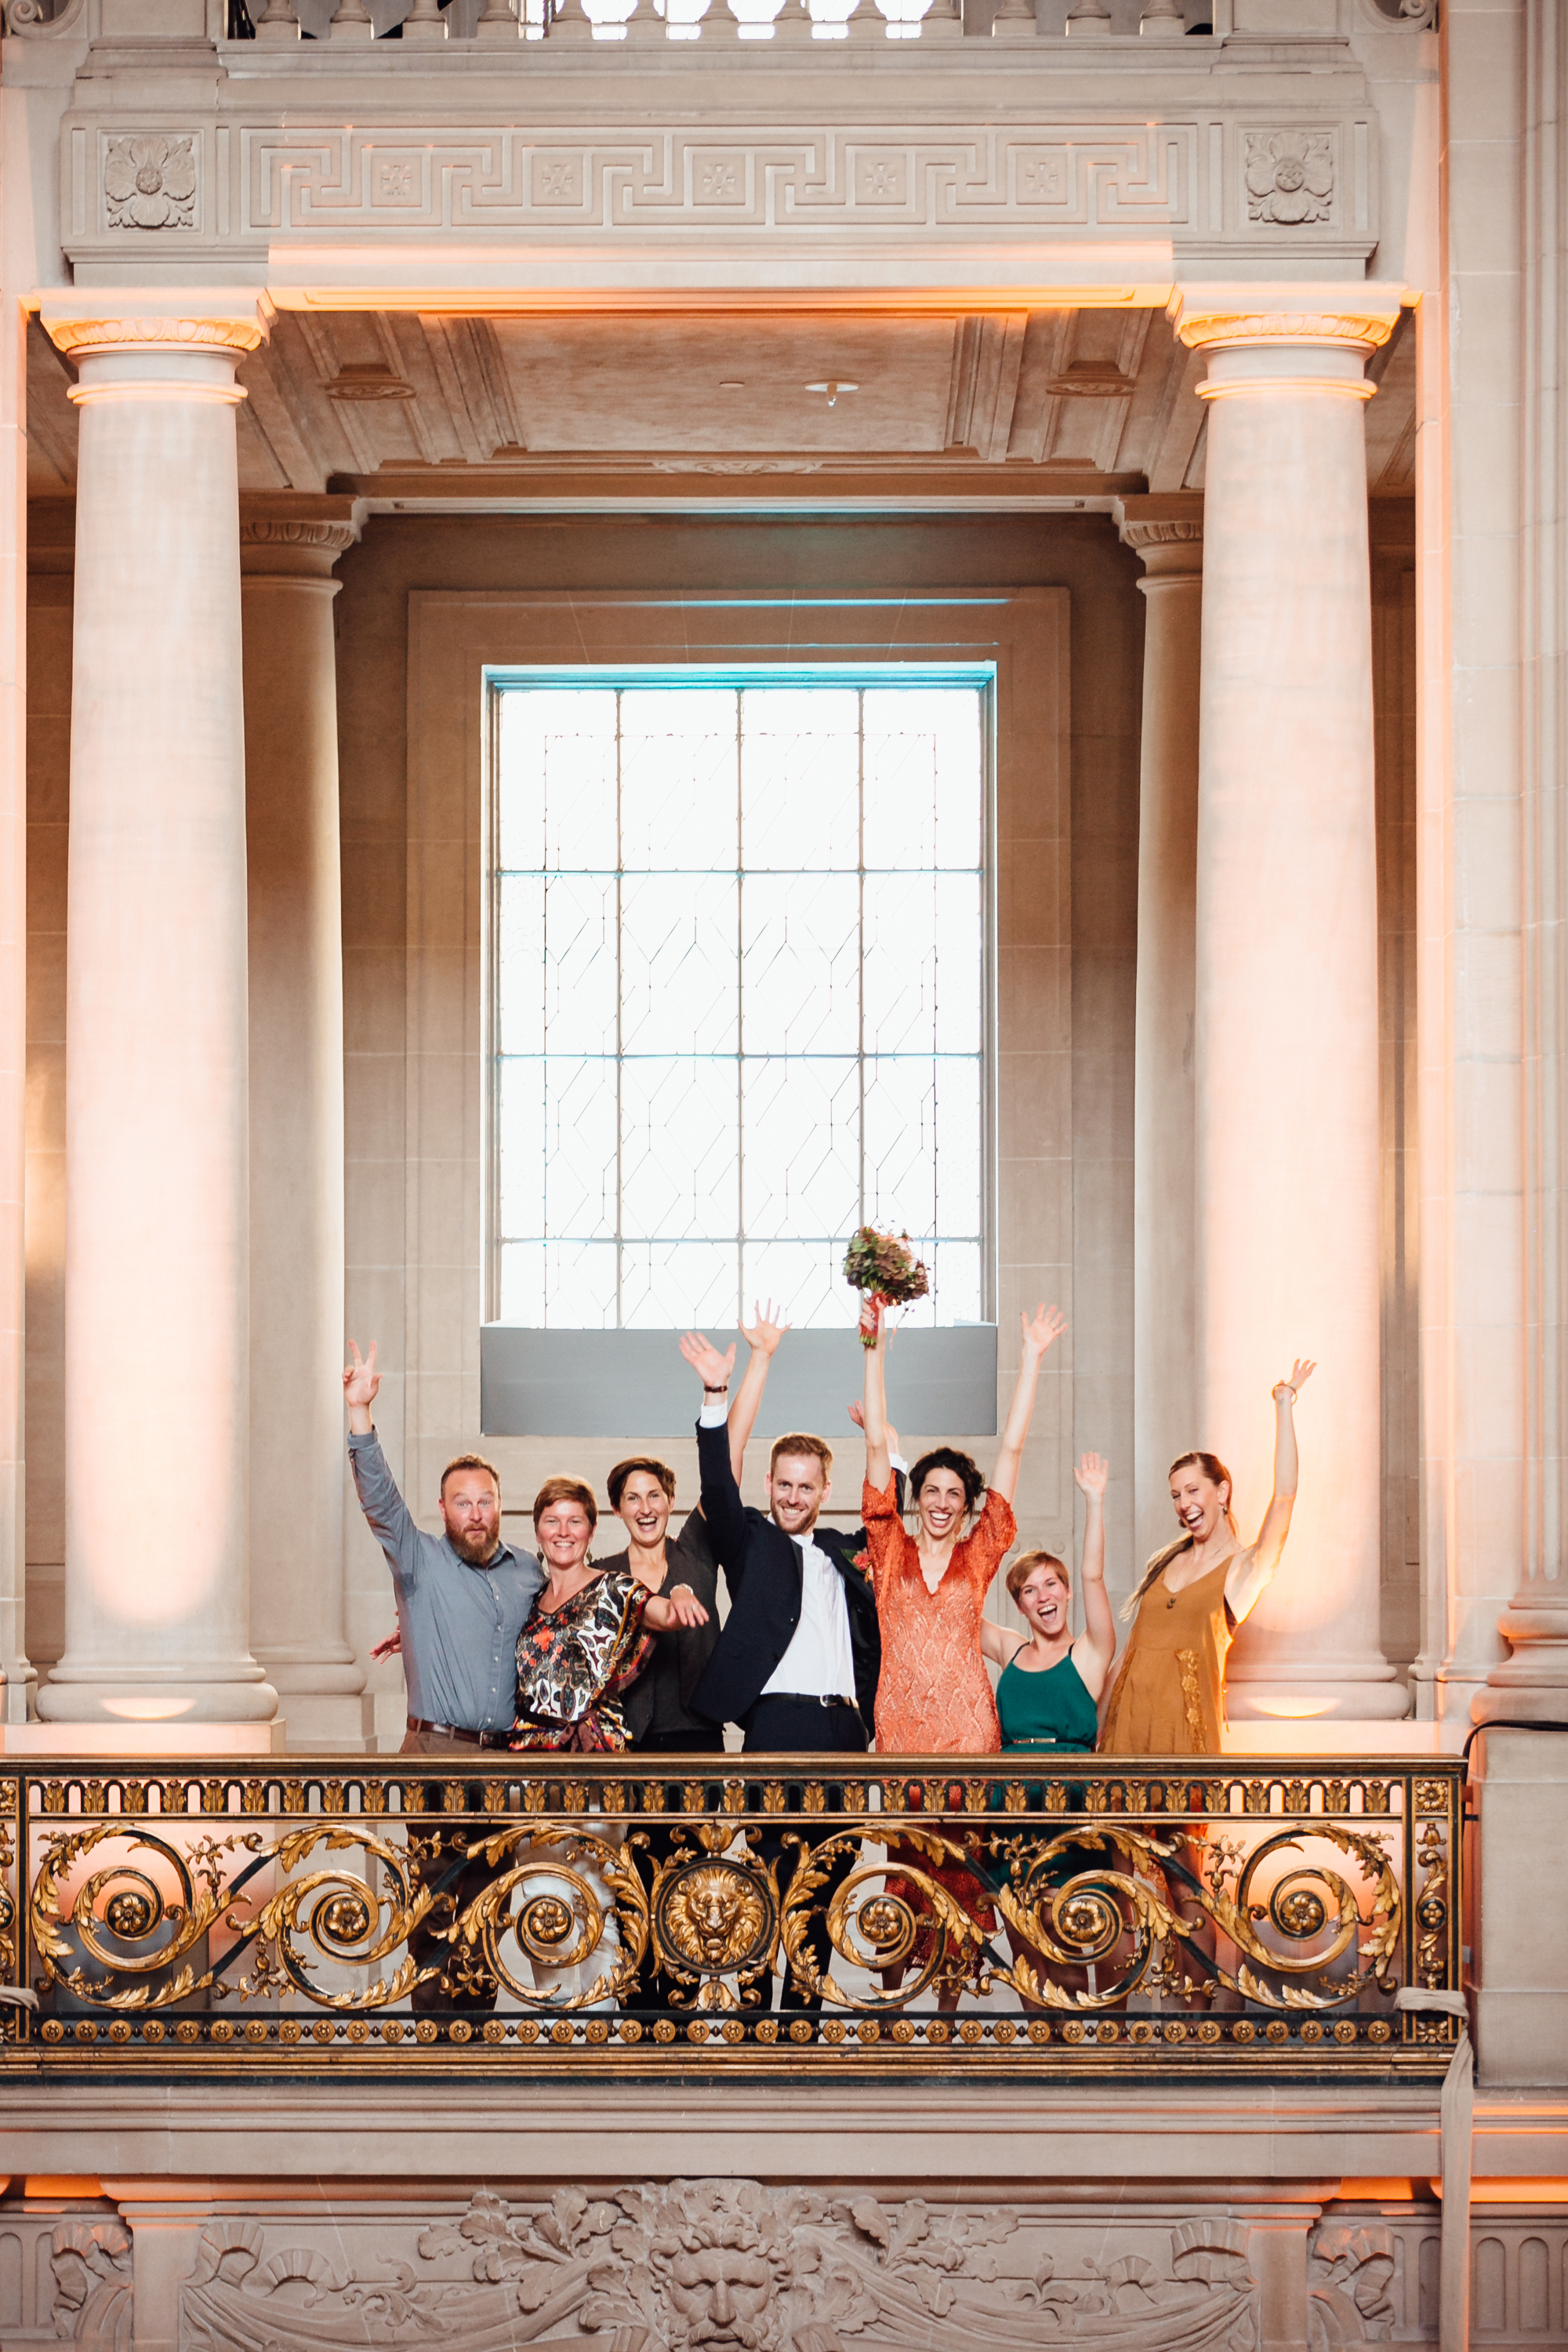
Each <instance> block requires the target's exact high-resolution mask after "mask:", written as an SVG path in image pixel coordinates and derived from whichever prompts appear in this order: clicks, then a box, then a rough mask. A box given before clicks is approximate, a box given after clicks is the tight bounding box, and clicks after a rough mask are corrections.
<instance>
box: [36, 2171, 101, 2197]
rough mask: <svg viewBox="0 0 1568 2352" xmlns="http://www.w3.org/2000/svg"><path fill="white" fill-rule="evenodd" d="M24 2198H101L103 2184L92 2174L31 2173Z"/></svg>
mask: <svg viewBox="0 0 1568 2352" xmlns="http://www.w3.org/2000/svg"><path fill="white" fill-rule="evenodd" d="M22 2194H23V2196H24V2197H101V2196H102V2194H103V2183H102V2181H101V2180H100V2179H98V2177H97V2175H96V2174H94V2173H90V2172H29V2173H28V2174H27V2176H26V2179H25V2180H24V2181H23V2183H22Z"/></svg>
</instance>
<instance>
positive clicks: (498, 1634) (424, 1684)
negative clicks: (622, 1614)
mask: <svg viewBox="0 0 1568 2352" xmlns="http://www.w3.org/2000/svg"><path fill="white" fill-rule="evenodd" d="M349 1461H350V1463H351V1464H352V1465H353V1474H354V1485H355V1486H356V1487H357V1488H358V1490H359V1499H360V1508H361V1510H363V1513H364V1516H365V1520H366V1524H367V1525H368V1526H369V1528H370V1531H371V1533H372V1535H373V1536H374V1538H375V1539H376V1541H377V1543H378V1544H380V1546H381V1548H382V1550H383V1551H384V1553H385V1554H386V1564H387V1566H388V1567H389V1568H390V1569H391V1570H392V1581H393V1583H394V1585H395V1587H396V1590H397V1623H398V1630H399V1631H400V1633H402V1635H403V1675H404V1680H405V1682H406V1684H407V1685H408V1712H409V1714H410V1715H416V1716H419V1717H423V1718H424V1720H425V1721H426V1722H427V1723H450V1724H455V1725H456V1726H457V1727H458V1729H459V1730H462V1731H506V1730H509V1729H510V1727H511V1725H512V1724H513V1723H514V1722H515V1720H516V1717H517V1637H518V1635H519V1634H520V1633H521V1631H522V1628H523V1623H524V1621H525V1620H526V1618H527V1616H528V1612H529V1611H530V1610H531V1608H532V1606H533V1596H534V1594H535V1593H536V1592H537V1591H539V1590H540V1587H541V1586H542V1584H543V1582H544V1578H543V1575H542V1572H541V1570H540V1568H539V1565H538V1562H537V1561H535V1560H531V1559H527V1558H525V1557H523V1556H522V1555H521V1554H520V1553H518V1552H515V1551H513V1549H512V1548H511V1546H510V1544H502V1546H501V1548H500V1550H499V1551H498V1552H497V1554H496V1556H495V1558H494V1559H492V1560H489V1561H488V1562H487V1563H486V1565H485V1566H484V1567H483V1568H471V1567H470V1566H469V1564H468V1561H467V1560H466V1559H458V1555H457V1553H456V1552H455V1551H454V1550H453V1549H452V1546H451V1544H450V1542H449V1541H448V1539H447V1537H446V1536H444V1535H443V1536H429V1535H426V1532H425V1530H424V1528H421V1527H418V1526H416V1523H415V1519H414V1514H413V1513H412V1511H410V1509H409V1507H408V1506H407V1504H406V1503H405V1501H404V1499H403V1497H402V1496H401V1495H400V1494H399V1493H398V1491H397V1481H396V1479H395V1477H394V1476H393V1475H392V1473H391V1471H390V1470H389V1469H388V1468H387V1466H386V1456H385V1454H384V1453H383V1452H382V1450H381V1440H380V1438H379V1437H377V1435H376V1434H375V1432H374V1430H372V1431H371V1433H370V1434H369V1435H368V1436H367V1437H356V1436H354V1435H353V1433H352V1432H351V1433H350V1436H349Z"/></svg>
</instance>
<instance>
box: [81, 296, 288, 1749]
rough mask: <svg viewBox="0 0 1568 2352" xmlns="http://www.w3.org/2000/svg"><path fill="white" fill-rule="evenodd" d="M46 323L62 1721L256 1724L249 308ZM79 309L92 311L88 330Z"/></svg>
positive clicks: (269, 1697) (262, 1708) (271, 1700)
mask: <svg viewBox="0 0 1568 2352" xmlns="http://www.w3.org/2000/svg"><path fill="white" fill-rule="evenodd" d="M105 308H106V305H105V303H104V299H103V297H102V296H101V295H100V296H99V297H98V298H97V302H96V305H94V303H93V301H92V299H91V298H90V297H89V298H84V297H83V296H81V295H80V294H76V295H72V296H60V297H57V298H53V299H51V300H49V301H47V302H46V305H45V324H46V325H47V328H48V331H49V332H50V334H51V335H52V336H53V337H54V340H55V341H56V342H57V343H58V345H59V346H60V347H61V349H62V350H67V351H69V352H72V353H73V354H74V356H75V358H76V360H77V362H78V366H79V383H78V384H77V385H76V387H75V388H74V389H73V392H72V394H71V397H72V398H73V399H74V400H75V401H76V403H77V404H78V407H79V411H80V416H81V439H80V456H79V474H78V488H77V542H76V605H75V639H74V651H73V684H72V700H71V803H70V880H69V896H68V944H67V982H66V986H67V1003H66V1050H67V1079H66V1202H67V1210H66V1213H67V1241H66V1381H65V1420H66V1647H65V1654H64V1656H63V1657H62V1658H61V1660H60V1662H59V1664H58V1666H57V1667H56V1669H55V1672H54V1675H53V1676H52V1678H51V1680H50V1682H49V1685H48V1686H47V1689H46V1690H45V1691H44V1693H43V1695H42V1699H41V1703H40V1704H41V1709H42V1712H43V1713H44V1714H45V1715H46V1716H47V1717H49V1718H50V1719H52V1720H54V1721H56V1722H97V1721H115V1720H124V1721H131V1722H142V1723H148V1722H162V1721H168V1722H171V1723H230V1724H238V1723H247V1722H249V1723H255V1722H264V1721H266V1720H268V1719H269V1718H270V1717H272V1716H273V1714H274V1713H275V1712H276V1707H277V1697H276V1694H275V1693H274V1692H273V1691H272V1690H271V1689H270V1687H269V1686H268V1685H267V1684H266V1682H265V1681H264V1680H263V1677H262V1674H261V1669H260V1668H259V1666H258V1665H257V1664H256V1662H255V1660H254V1658H253V1657H252V1656H251V1654H250V1649H249V1631H248V1622H247V1621H248V1597H247V1579H246V1443H247V1351H248V1328H247V1238H246V1222H247V1203H246V1192H247V1140H246V1111H247V1107H246V880H245V743H244V723H243V713H242V708H241V698H240V621H239V528H238V524H239V515H238V488H237V467H236V446H235V419H234V410H235V405H236V404H237V401H238V400H240V399H241V398H242V397H243V394H242V393H241V391H240V389H239V387H238V386H237V383H236V382H235V364H236V361H237V358H238V357H239V356H240V354H241V353H243V352H246V351H247V350H250V349H253V348H254V347H255V345H256V344H257V343H258V341H259V340H260V336H261V332H262V326H261V322H260V320H259V318H258V309H257V303H256V299H255V298H254V297H237V298H234V299H232V300H230V299H225V300H224V301H223V302H222V303H221V304H220V305H217V306H215V307H209V305H208V304H205V303H198V302H195V301H193V299H192V298H191V297H189V296H186V297H184V299H182V300H181V301H180V303H179V307H178V308H177V309H176V308H175V307H174V304H173V303H170V304H169V305H168V306H167V307H166V308H165V306H163V305H161V304H160V303H159V302H158V301H157V300H156V299H155V298H153V299H149V298H147V297H145V296H139V297H138V301H137V310H138V315H137V316H135V317H133V318H124V319H116V318H114V317H112V316H109V317H105V316H103V315H102V312H103V310H104V309H105ZM95 310H96V312H97V315H94V311H95Z"/></svg>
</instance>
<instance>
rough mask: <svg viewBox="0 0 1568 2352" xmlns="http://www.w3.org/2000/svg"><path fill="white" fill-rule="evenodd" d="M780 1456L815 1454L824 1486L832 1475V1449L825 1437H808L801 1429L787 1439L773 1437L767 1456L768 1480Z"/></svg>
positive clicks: (792, 1432) (793, 1432)
mask: <svg viewBox="0 0 1568 2352" xmlns="http://www.w3.org/2000/svg"><path fill="white" fill-rule="evenodd" d="M780 1454H815V1455H816V1459H817V1460H818V1461H819V1462H820V1463H821V1465H822V1479H823V1484H824V1485H825V1486H826V1483H827V1481H828V1479H829V1478H831V1477H832V1475H833V1448H832V1446H831V1445H829V1444H828V1443H827V1440H826V1437H811V1436H808V1435H807V1433H806V1432H805V1430H802V1429H796V1430H792V1431H791V1433H790V1434H789V1435H788V1436H787V1437H775V1438H774V1440H773V1452H772V1453H771V1454H769V1455H768V1475H769V1477H770V1478H771V1477H772V1476H773V1472H774V1471H775V1470H776V1469H777V1467H778V1460H779V1455H780Z"/></svg>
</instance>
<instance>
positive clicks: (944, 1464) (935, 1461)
mask: <svg viewBox="0 0 1568 2352" xmlns="http://www.w3.org/2000/svg"><path fill="white" fill-rule="evenodd" d="M933 1470H951V1471H952V1475H953V1476H954V1477H955V1478H957V1479H959V1480H960V1481H961V1482H962V1485H963V1507H964V1509H965V1510H966V1511H973V1510H975V1509H976V1508H977V1507H979V1503H980V1498H981V1496H982V1495H984V1492H985V1478H984V1472H983V1471H982V1470H981V1468H980V1465H979V1464H978V1463H977V1462H976V1461H975V1460H974V1458H973V1455H972V1454H961V1453H960V1452H959V1450H958V1448H957V1446H956V1445H937V1446H933V1447H932V1449H931V1452H930V1453H929V1454H921V1458H920V1460H919V1461H918V1462H917V1463H916V1464H915V1466H914V1468H913V1469H912V1470H911V1471H910V1501H911V1502H915V1503H918V1502H919V1501H920V1496H921V1487H922V1486H924V1485H925V1482H926V1480H927V1479H928V1478H929V1477H930V1476H931V1472H932V1471H933Z"/></svg>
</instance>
